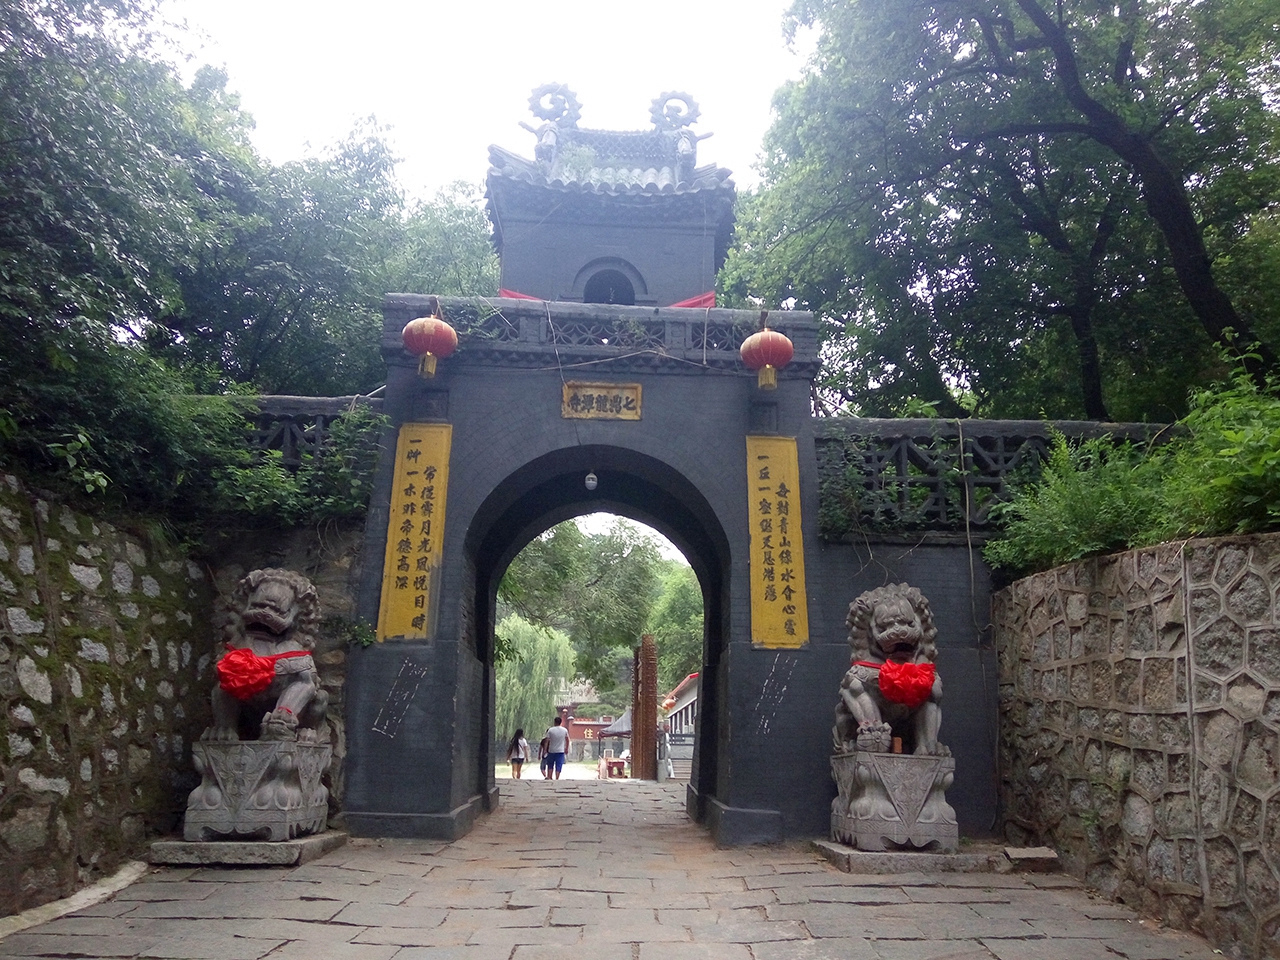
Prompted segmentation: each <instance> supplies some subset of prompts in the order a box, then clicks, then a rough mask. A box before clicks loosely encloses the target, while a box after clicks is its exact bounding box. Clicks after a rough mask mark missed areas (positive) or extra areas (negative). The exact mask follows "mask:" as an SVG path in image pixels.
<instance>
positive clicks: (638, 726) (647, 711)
mask: <svg viewBox="0 0 1280 960" xmlns="http://www.w3.org/2000/svg"><path fill="white" fill-rule="evenodd" d="M635 666H636V670H635V683H634V686H633V687H632V690H633V691H634V692H633V695H632V703H631V775H632V776H633V777H635V778H636V779H638V780H657V779H658V739H657V736H658V648H657V646H656V645H655V644H654V642H653V637H652V636H651V635H649V634H645V635H644V636H643V637H641V639H640V649H639V650H637V651H636V655H635Z"/></svg>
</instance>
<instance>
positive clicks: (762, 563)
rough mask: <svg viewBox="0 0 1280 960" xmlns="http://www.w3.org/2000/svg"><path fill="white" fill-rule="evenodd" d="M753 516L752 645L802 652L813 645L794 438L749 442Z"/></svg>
mask: <svg viewBox="0 0 1280 960" xmlns="http://www.w3.org/2000/svg"><path fill="white" fill-rule="evenodd" d="M747 506H748V510H747V513H748V515H749V517H750V524H751V530H750V541H751V549H750V558H751V560H750V571H751V642H752V643H754V644H756V645H757V646H761V647H800V646H803V645H804V644H806V643H808V642H809V597H808V594H807V592H806V591H805V580H804V545H803V543H802V540H801V536H800V464H799V460H798V458H797V456H796V441H795V439H794V438H793V437H747Z"/></svg>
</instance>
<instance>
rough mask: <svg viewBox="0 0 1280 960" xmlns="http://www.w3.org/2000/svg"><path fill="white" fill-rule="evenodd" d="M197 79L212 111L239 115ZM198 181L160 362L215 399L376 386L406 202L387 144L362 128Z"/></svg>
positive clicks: (156, 338) (238, 161) (233, 159)
mask: <svg viewBox="0 0 1280 960" xmlns="http://www.w3.org/2000/svg"><path fill="white" fill-rule="evenodd" d="M200 79H203V80H204V81H205V84H204V85H203V86H202V87H201V91H202V93H204V95H205V98H206V99H205V101H204V102H205V104H206V107H207V105H208V104H210V103H213V102H220V103H222V104H224V105H226V104H233V99H232V98H228V97H227V96H226V95H225V93H223V92H221V91H218V90H216V89H213V88H212V85H211V84H210V83H209V81H210V80H211V79H212V78H211V77H210V76H209V75H208V74H203V75H202V77H201V78H198V80H200ZM197 169H198V172H199V173H200V174H201V176H202V187H203V189H202V192H201V200H202V202H201V207H200V211H199V212H200V218H199V220H198V221H197V222H196V224H194V229H193V230H192V244H191V250H190V253H189V255H188V256H187V257H186V258H185V260H184V261H183V262H181V263H179V264H177V265H175V269H174V273H175V279H176V280H177V282H178V284H179V287H180V290H181V304H180V306H177V307H176V308H175V309H173V310H172V311H170V312H169V313H167V314H165V315H164V316H162V317H158V318H156V323H155V324H154V325H153V326H152V327H151V329H150V335H149V337H148V343H149V346H150V348H151V349H152V351H153V352H154V353H156V354H157V355H159V356H163V357H164V358H165V359H166V360H168V361H169V362H171V363H173V364H175V365H178V366H180V367H181V368H183V369H185V370H188V371H189V372H190V373H191V375H192V376H194V377H197V378H198V379H200V380H202V381H203V382H201V386H202V387H204V388H205V389H208V390H220V389H225V388H226V387H227V386H228V385H231V384H243V385H248V386H251V387H253V388H254V389H255V390H256V391H258V392H261V393H286V394H287V393H292V394H302V395H312V396H332V395H340V394H347V393H358V392H366V391H368V390H370V389H371V388H373V387H374V386H376V385H377V384H378V383H379V382H381V378H382V376H383V373H382V362H381V357H380V355H379V352H378V350H379V342H380V337H381V330H382V322H381V315H380V305H381V299H382V294H383V293H384V292H385V291H384V290H383V289H381V287H382V284H381V282H380V279H381V272H382V270H383V264H384V263H385V261H386V259H387V258H388V257H389V256H390V254H391V251H392V249H393V246H394V243H395V242H396V239H397V237H398V234H399V229H400V224H399V218H400V210H401V196H400V190H399V186H398V184H397V183H396V180H395V159H394V158H393V157H392V155H391V152H390V148H389V147H388V145H387V143H386V141H385V140H384V139H383V138H382V136H381V134H380V131H379V130H378V129H377V128H376V127H373V126H371V125H363V126H361V127H358V128H357V129H356V130H355V131H354V132H353V133H352V135H351V136H350V137H348V138H347V139H346V140H344V141H343V142H341V143H339V144H337V145H336V146H334V147H332V148H330V149H329V150H328V151H326V152H325V154H324V155H322V156H320V157H317V158H311V159H307V160H301V161H296V162H292V163H286V164H284V165H282V166H279V167H270V166H266V165H264V164H262V162H261V161H259V160H258V159H257V158H256V157H255V156H253V155H252V154H244V153H242V152H236V153H233V154H222V155H220V156H212V157H211V156H209V155H206V157H205V158H204V159H203V160H202V161H201V162H200V163H199V164H198V165H197Z"/></svg>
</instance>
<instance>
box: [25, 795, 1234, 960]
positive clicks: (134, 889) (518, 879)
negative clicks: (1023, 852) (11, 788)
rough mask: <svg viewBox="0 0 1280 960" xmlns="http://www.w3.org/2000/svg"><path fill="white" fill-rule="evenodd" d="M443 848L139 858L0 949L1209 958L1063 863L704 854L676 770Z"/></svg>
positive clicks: (673, 958) (849, 959)
mask: <svg viewBox="0 0 1280 960" xmlns="http://www.w3.org/2000/svg"><path fill="white" fill-rule="evenodd" d="M502 788H503V808H502V809H501V810H500V811H499V812H497V813H495V814H494V815H492V816H490V817H488V818H486V819H484V820H482V821H481V823H480V824H479V826H478V827H477V828H476V830H475V831H473V832H472V833H471V834H470V835H469V836H467V837H465V838H464V839H462V840H460V841H458V842H456V843H452V844H441V843H429V842H420V841H417V842H415V841H369V840H360V841H354V842H352V843H351V844H350V845H348V846H346V847H343V848H341V849H339V850H336V851H334V852H333V853H330V854H329V855H327V856H325V857H323V858H322V859H320V860H317V861H315V862H313V863H310V864H307V865H305V866H302V867H298V868H295V869H289V870H285V869H280V868H259V869H236V870H222V869H209V868H201V869H195V870H188V869H173V868H168V869H158V870H156V871H155V872H153V873H152V874H150V875H148V876H147V877H146V878H144V879H143V880H142V881H140V882H139V883H136V884H134V885H133V886H131V887H128V888H127V889H125V890H123V891H121V892H120V893H119V894H117V895H116V896H115V897H114V898H112V899H111V900H108V901H106V902H105V903H102V904H100V905H98V906H96V907H92V908H90V909H87V910H82V911H80V912H79V913H75V914H71V915H69V916H66V917H63V918H62V919H60V920H55V921H53V922H51V923H47V924H44V925H43V926H39V927H33V928H31V929H30V930H27V931H24V932H22V933H17V934H13V935H11V936H10V937H8V938H6V939H5V940H3V941H0V957H38V956H44V957H128V958H137V957H148V958H209V960H258V958H262V957H269V958H271V960H286V958H299V960H302V958H306V960H392V958H394V960H704V958H705V960H944V958H945V960H979V958H981V960H993V958H995V960H1124V958H1128V960H1212V958H1214V956H1215V954H1214V953H1213V951H1212V950H1210V949H1209V948H1208V946H1207V945H1206V944H1205V942H1204V941H1203V940H1200V939H1199V938H1197V937H1194V936H1191V935H1188V934H1184V933H1178V932H1174V931H1169V930H1163V929H1160V928H1158V927H1156V926H1155V925H1154V924H1152V923H1151V922H1150V921H1143V920H1141V919H1139V918H1138V917H1137V916H1136V915H1135V914H1134V913H1132V912H1131V911H1129V910H1126V909H1125V908H1123V907H1118V906H1115V905H1113V904H1110V903H1108V902H1105V901H1101V900H1096V899H1093V898H1091V897H1090V896H1088V895H1087V894H1086V893H1085V892H1084V891H1083V890H1081V889H1079V887H1078V886H1077V885H1076V884H1075V883H1074V881H1072V880H1070V879H1069V878H1067V877H1063V876H1061V875H1052V876H1035V875H1032V876H1012V875H993V874H980V875H979V874H969V875H963V874H934V875H928V876H927V875H924V874H907V875H895V876H852V875H849V874H844V873H840V872H839V871H837V870H835V869H834V868H832V867H831V866H829V865H828V864H827V863H826V862H825V861H822V860H820V859H818V858H817V857H816V856H815V855H814V854H812V853H810V852H809V851H808V850H807V849H806V848H805V847H804V846H803V845H800V844H792V845H779V846H773V847H753V848H738V849H732V850H717V849H715V847H714V846H713V845H712V843H711V842H710V840H709V839H708V837H707V835H706V834H705V833H704V832H703V831H702V830H701V829H700V828H698V827H697V826H695V825H693V824H691V823H690V822H689V821H688V820H687V818H686V817H685V816H684V812H683V808H682V800H683V785H682V784H674V785H659V784H653V783H637V782H617V781H603V782H602V781H595V782H592V781H564V780H562V781H560V782H559V783H549V782H547V781H543V780H526V781H522V782H520V783H504V784H503V785H502Z"/></svg>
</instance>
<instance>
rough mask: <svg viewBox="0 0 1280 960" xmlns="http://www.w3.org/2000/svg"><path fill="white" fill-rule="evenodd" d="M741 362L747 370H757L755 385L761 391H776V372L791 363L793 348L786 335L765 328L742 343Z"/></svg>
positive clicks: (793, 353)
mask: <svg viewBox="0 0 1280 960" xmlns="http://www.w3.org/2000/svg"><path fill="white" fill-rule="evenodd" d="M741 352H742V362H743V363H745V364H746V365H747V369H749V370H757V371H759V373H758V374H757V375H756V385H757V386H758V387H759V388H760V389H761V390H776V389H777V387H778V370H779V369H780V368H782V367H785V366H786V365H787V364H788V363H790V362H791V358H792V356H794V355H795V352H796V351H795V348H794V347H793V346H792V345H791V340H790V339H788V337H787V336H786V334H782V333H779V332H778V331H777V330H770V329H769V328H768V327H765V328H764V329H763V330H761V331H760V332H759V333H753V334H752V335H751V336H749V337H747V339H746V340H744V341H743V342H742V351H741Z"/></svg>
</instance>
